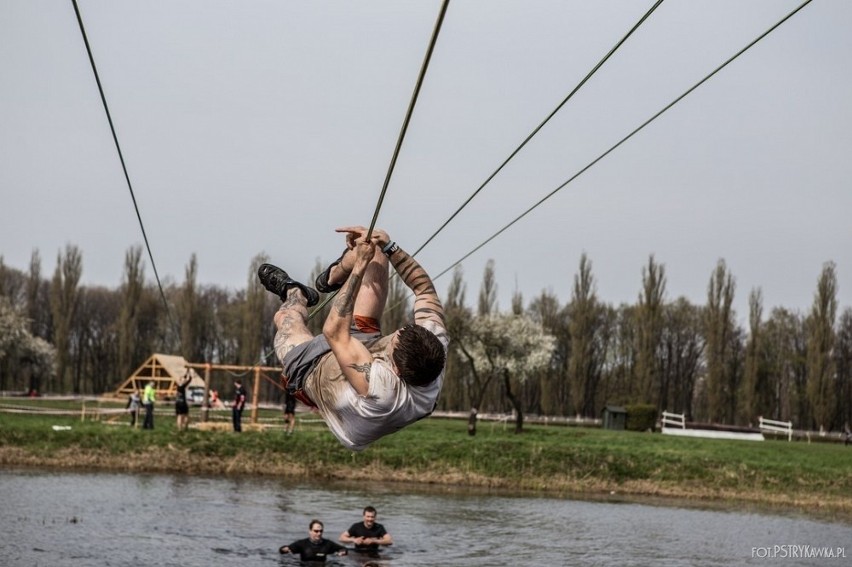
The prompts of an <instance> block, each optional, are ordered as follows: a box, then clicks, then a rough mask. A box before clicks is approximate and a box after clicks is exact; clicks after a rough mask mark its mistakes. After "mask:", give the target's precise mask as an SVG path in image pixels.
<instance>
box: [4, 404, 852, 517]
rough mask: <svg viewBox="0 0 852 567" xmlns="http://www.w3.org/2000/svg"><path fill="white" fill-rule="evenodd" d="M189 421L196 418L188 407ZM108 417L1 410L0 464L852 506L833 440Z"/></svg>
mask: <svg viewBox="0 0 852 567" xmlns="http://www.w3.org/2000/svg"><path fill="white" fill-rule="evenodd" d="M78 404H79V403H78ZM54 407H57V406H54ZM65 407H72V406H68V405H66V406H65ZM119 407H120V405H119ZM77 409H79V406H78V407H77ZM248 415H249V414H248V413H246V414H244V421H245V422H248ZM260 417H261V418H263V419H264V420H266V421H268V420H272V419H278V420H280V417H281V415H280V412H278V411H272V410H268V411H265V412H264V411H261V412H260ZM191 419H192V421H193V422H195V421H197V420H199V419H200V411H199V410H198V409H197V408H194V409H193V410H192V415H191ZM117 421H118V422H120V423H122V424H121V425H110V424H108V423H106V422H105V421H89V420H87V421H80V417H79V415H78V416H76V417H71V416H43V415H22V414H6V413H0V459H2V460H0V464H5V465H9V464H33V463H35V464H46V465H48V466H86V467H92V466H97V467H101V468H108V469H122V468H128V469H129V470H144V469H145V467H148V469H150V470H173V471H175V472H180V471H185V472H191V473H196V472H225V473H235V474H236V473H260V474H302V475H310V476H311V477H312V478H314V479H322V478H353V479H357V478H372V477H377V478H380V479H391V480H393V479H397V480H408V481H411V480H413V481H418V482H428V483H452V484H470V485H480V486H483V485H484V486H494V487H501V488H519V489H532V490H548V491H554V492H604V491H610V490H612V491H618V492H619V493H642V494H656V495H664V496H676V497H687V498H699V499H716V498H723V499H728V500H748V501H755V502H774V503H777V504H787V505H791V506H795V507H800V508H803V509H804V508H807V507H809V506H810V507H813V506H820V507H825V506H828V507H831V508H832V509H834V510H838V511H841V512H843V513H852V448H850V447H844V446H842V445H839V444H825V443H815V444H807V443H803V442H794V443H788V442H786V441H766V442H763V443H759V442H750V441H730V440H712V439H688V438H682V437H669V436H664V435H660V434H651V433H635V432H614V431H605V430H600V429H584V428H570V427H559V426H549V427H545V426H532V425H528V426H526V427H525V429H526V430H525V432H524V433H522V434H520V435H516V434H515V433H513V431H512V428H511V427H508V428H505V427H504V426H503V425H502V424H493V425H492V424H490V423H487V422H481V423H480V424H479V432H478V434H477V435H476V436H475V437H471V436H469V435H467V423H466V421H462V420H449V419H437V418H434V419H428V420H424V421H421V422H418V423H416V424H414V425H412V426H410V427H408V428H406V429H404V430H403V431H400V432H398V433H396V434H394V435H391V436H388V437H385V438H384V439H381V440H380V441H378V442H376V443H375V444H373V445H372V446H371V447H370V448H368V449H367V450H365V451H363V452H361V453H352V452H350V451H348V450H346V449H344V448H343V447H342V446H341V445H340V444H339V443H338V442H337V440H336V439H334V437H333V436H332V435H331V434H330V433H329V432H328V431H327V429H326V428H325V426H324V425H323V424H322V423H311V424H306V425H303V426H300V427H299V429H298V430H297V432H296V433H295V434H294V435H292V436H285V435H284V433H283V430H282V427H283V426H282V422H280V421H279V422H278V423H277V424H276V425H275V426H274V427H273V428H270V429H267V430H265V431H244V432H243V433H242V434H240V435H237V434H234V433H233V432H231V431H200V430H190V431H186V432H178V431H176V430H175V424H174V418H173V416H168V417H167V416H165V415H158V416H157V417H156V428H155V429H154V430H153V431H143V430H141V429H131V428H129V427H127V425H126V422H127V417H126V416H120V417H119V418H118V419H117ZM53 425H70V426H71V430H69V431H54V430H53V428H52V426H53ZM139 454H144V455H145V456H146V459H145V460H144V462H142V464H140V463H139V462H137V461H134V459H133V457H134V456H136V455H139ZM92 455H94V456H95V457H96V458H92ZM78 456H79V457H78ZM84 457H85V458H84ZM77 459H79V462H78V460H77ZM16 461H24V463H17V462H16ZM294 465H297V467H296V468H293V467H294ZM140 467H142V469H140ZM288 467H289V468H288Z"/></svg>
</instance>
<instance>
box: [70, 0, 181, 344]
mask: <svg viewBox="0 0 852 567" xmlns="http://www.w3.org/2000/svg"><path fill="white" fill-rule="evenodd" d="M71 3H72V4H73V5H74V13H75V14H77V23H78V24H79V25H80V33H81V34H83V43H85V44H86V52H87V53H88V54H89V63H91V65H92V72H93V73H94V74H95V82H96V83H97V84H98V92H99V93H100V95H101V102H102V103H103V106H104V111H105V112H106V117H107V121H108V122H109V129H110V131H111V132H112V140H113V142H115V149H116V150H117V151H118V159H119V161H120V162H121V169H122V170H123V171H124V179H125V180H126V181H127V188H128V189H129V190H130V198H131V199H132V200H133V209H134V210H135V211H136V218H137V219H138V220H139V228H140V229H141V230H142V239H143V240H144V241H145V248H146V249H147V250H148V258H149V259H150V260H151V268H152V269H153V270H154V278H156V280H157V287H158V288H160V297H161V298H162V300H163V305H164V306H165V308H166V315H167V316H168V318H169V322H170V323H171V324H172V327H173V328H177V326H176V325H175V322H174V319H172V312H171V309H169V303H168V301H166V294H165V292H164V291H163V284H162V283H161V282H160V275H159V273H157V264H156V263H155V262H154V255H153V254H152V253H151V245H150V244H149V243H148V235H147V234H146V233H145V225H144V224H143V223H142V214H141V213H140V212H139V205H138V204H137V203H136V195H135V194H134V193H133V185H132V184H131V183H130V175H129V174H128V173H127V165H125V163H124V154H122V153H121V145H120V144H119V143H118V135H117V134H116V133H115V126H114V125H113V123H112V115H111V114H110V112H109V106H108V105H107V101H106V96H105V95H104V89H103V87H102V86H101V78H100V75H98V68H97V66H96V65H95V58H94V57H93V56H92V48H91V47H90V46H89V38H88V36H87V35H86V28H85V26H83V18H82V17H81V16H80V8H79V7H78V6H77V0H71Z"/></svg>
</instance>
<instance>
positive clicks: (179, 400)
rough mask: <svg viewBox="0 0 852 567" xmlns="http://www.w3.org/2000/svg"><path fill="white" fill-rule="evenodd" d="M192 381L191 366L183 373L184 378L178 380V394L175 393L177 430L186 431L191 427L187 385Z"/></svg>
mask: <svg viewBox="0 0 852 567" xmlns="http://www.w3.org/2000/svg"><path fill="white" fill-rule="evenodd" d="M191 381H192V374H190V371H189V368H187V369H186V373H185V374H184V375H183V379H181V381H180V382H178V385H177V394H176V395H175V416H177V430H178V431H186V430H187V429H189V402H188V401H187V399H186V387H187V386H189V383H190V382H191Z"/></svg>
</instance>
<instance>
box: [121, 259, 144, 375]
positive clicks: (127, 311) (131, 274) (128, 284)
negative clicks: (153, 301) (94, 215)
mask: <svg viewBox="0 0 852 567" xmlns="http://www.w3.org/2000/svg"><path fill="white" fill-rule="evenodd" d="M144 283H145V264H144V262H143V261H142V247H141V246H139V245H136V246H132V247H130V248H129V249H128V250H127V252H126V253H125V255H124V276H123V281H122V284H121V287H120V292H121V310H120V311H119V315H118V373H119V376H120V377H121V378H122V379H125V378H127V377H129V376H130V373H131V372H133V370H134V362H136V361H134V351H135V348H134V345H135V343H136V341H137V338H138V337H137V335H138V333H137V329H138V319H139V311H140V302H141V300H142V291H143V288H144Z"/></svg>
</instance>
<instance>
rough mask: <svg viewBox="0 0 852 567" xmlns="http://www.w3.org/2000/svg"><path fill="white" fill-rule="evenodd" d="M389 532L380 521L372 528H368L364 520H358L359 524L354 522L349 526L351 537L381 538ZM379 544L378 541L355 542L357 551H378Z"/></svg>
mask: <svg viewBox="0 0 852 567" xmlns="http://www.w3.org/2000/svg"><path fill="white" fill-rule="evenodd" d="M386 533H388V532H387V530H385V527H384V526H383V525H381V524H379V523H373V527H372V528H368V527H367V526H365V525H364V522H358V523H357V524H352V525H351V526H349V537H371V538H375V539H379V538H381V537H384V536H385V534H386ZM378 550H379V544H378V543H370V544H367V545H358V544H355V551H378Z"/></svg>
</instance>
